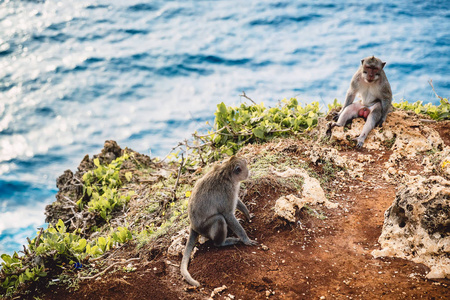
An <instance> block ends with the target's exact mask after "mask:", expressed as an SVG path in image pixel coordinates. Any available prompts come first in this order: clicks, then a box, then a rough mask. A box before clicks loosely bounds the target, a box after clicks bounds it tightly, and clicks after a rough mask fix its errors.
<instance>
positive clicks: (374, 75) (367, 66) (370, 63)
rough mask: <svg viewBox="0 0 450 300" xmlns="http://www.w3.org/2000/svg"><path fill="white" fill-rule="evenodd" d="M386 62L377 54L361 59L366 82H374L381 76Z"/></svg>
mask: <svg viewBox="0 0 450 300" xmlns="http://www.w3.org/2000/svg"><path fill="white" fill-rule="evenodd" d="M385 65H386V63H385V62H382V61H381V59H379V58H376V57H375V56H369V57H366V58H364V59H362V60H361V68H362V77H363V79H364V81H365V82H367V83H369V84H370V83H373V82H376V81H378V79H379V78H380V72H381V70H383V68H384V66H385Z"/></svg>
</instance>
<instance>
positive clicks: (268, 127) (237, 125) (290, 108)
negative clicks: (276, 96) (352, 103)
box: [210, 98, 323, 155]
mask: <svg viewBox="0 0 450 300" xmlns="http://www.w3.org/2000/svg"><path fill="white" fill-rule="evenodd" d="M214 115H215V116H216V119H215V121H214V127H215V129H216V131H215V132H213V133H212V135H211V137H210V140H211V141H212V142H213V144H214V146H215V147H216V148H218V150H219V151H220V152H224V153H226V154H228V155H232V154H235V153H236V152H237V151H238V150H239V149H240V148H242V147H243V146H244V145H245V144H248V143H254V142H265V141H268V140H270V139H272V138H274V137H278V136H288V135H292V134H295V133H296V132H299V131H303V130H307V129H309V128H311V127H313V126H315V125H316V124H317V120H318V118H319V117H320V116H322V115H323V113H322V112H320V108H319V103H318V102H313V103H311V104H308V105H306V106H305V107H302V106H301V105H299V104H298V101H297V99H296V98H291V99H290V100H287V99H284V100H282V101H281V103H279V104H278V105H277V106H276V107H272V108H267V107H265V106H264V104H263V103H261V104H254V105H246V104H241V106H239V107H227V106H226V105H225V104H224V103H223V102H222V103H220V104H219V105H217V111H216V112H215V113H214Z"/></svg>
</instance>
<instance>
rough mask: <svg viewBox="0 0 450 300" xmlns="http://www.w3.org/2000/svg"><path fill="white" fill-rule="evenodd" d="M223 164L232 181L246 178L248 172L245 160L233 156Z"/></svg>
mask: <svg viewBox="0 0 450 300" xmlns="http://www.w3.org/2000/svg"><path fill="white" fill-rule="evenodd" d="M225 164H226V166H227V169H229V171H230V172H231V174H232V176H231V177H232V178H233V180H234V181H242V180H245V179H247V178H248V175H249V171H248V167H247V161H246V160H245V159H243V158H240V157H237V156H234V155H233V156H232V157H230V159H229V160H228V161H227V162H226V163H225Z"/></svg>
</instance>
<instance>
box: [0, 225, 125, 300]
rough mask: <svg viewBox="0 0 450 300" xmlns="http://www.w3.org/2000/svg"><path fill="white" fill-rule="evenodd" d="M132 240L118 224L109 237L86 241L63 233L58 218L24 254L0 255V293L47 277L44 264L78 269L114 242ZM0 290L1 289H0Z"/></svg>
mask: <svg viewBox="0 0 450 300" xmlns="http://www.w3.org/2000/svg"><path fill="white" fill-rule="evenodd" d="M131 239H132V235H131V232H130V231H129V230H128V228H125V227H119V228H118V230H117V231H115V232H112V233H111V234H110V235H109V236H106V237H102V236H101V237H98V238H97V239H95V240H92V241H90V242H89V241H87V240H86V239H84V238H82V237H81V236H80V235H78V234H77V233H76V232H67V227H66V226H65V225H64V222H63V221H62V220H59V221H58V223H57V224H56V225H55V226H54V227H53V226H52V225H49V227H48V228H47V229H46V230H42V231H41V232H40V233H39V234H38V235H37V236H36V237H35V238H34V239H33V240H30V241H29V244H28V247H27V248H25V256H19V255H18V254H17V253H14V254H13V255H12V256H10V255H7V254H2V255H1V258H2V260H3V262H2V263H1V267H2V268H1V273H0V280H3V281H0V283H1V284H0V295H2V294H4V295H8V296H10V295H12V294H13V293H14V292H16V291H17V288H18V287H19V286H21V285H24V284H26V283H27V282H32V281H37V280H39V278H41V277H45V276H47V272H46V271H45V270H46V267H45V266H46V265H49V264H50V265H53V266H55V265H56V266H58V267H59V268H61V269H60V270H61V271H62V270H63V269H64V267H63V266H65V265H66V266H67V265H74V266H79V267H78V268H82V264H81V262H84V261H87V260H88V259H89V258H95V257H99V256H101V255H103V254H104V253H105V252H107V251H109V250H110V249H111V248H112V247H113V245H114V243H117V244H123V243H125V242H127V241H129V240H131ZM2 289H3V291H4V292H2Z"/></svg>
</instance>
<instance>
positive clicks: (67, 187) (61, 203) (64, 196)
mask: <svg viewBox="0 0 450 300" xmlns="http://www.w3.org/2000/svg"><path fill="white" fill-rule="evenodd" d="M125 151H126V152H127V153H132V154H133V158H132V159H129V160H126V161H124V163H123V164H122V168H121V173H125V172H126V171H127V170H128V169H131V168H135V167H136V166H135V165H139V166H149V165H150V163H151V159H150V157H149V156H147V155H144V154H140V153H138V152H135V151H133V150H131V149H128V148H125V149H122V148H121V147H120V146H119V145H118V144H117V143H116V142H115V141H105V144H104V147H103V149H102V151H101V153H100V154H98V155H94V156H93V157H92V158H89V155H85V157H84V158H83V160H82V161H81V162H80V165H79V166H78V169H77V171H76V172H75V173H73V172H72V171H71V170H66V171H64V174H62V175H61V176H60V177H59V178H58V179H57V180H56V186H57V188H58V193H57V194H56V201H55V202H53V203H52V204H50V205H47V206H46V208H45V216H46V220H45V221H46V222H47V223H50V224H53V225H54V224H56V223H57V222H58V220H59V219H61V220H63V222H64V223H65V224H66V226H68V228H69V230H75V229H81V230H82V231H84V229H86V228H90V227H91V226H93V225H95V224H96V222H97V219H98V218H97V217H96V215H95V214H94V213H91V212H89V211H87V210H81V211H80V210H79V209H78V205H77V204H76V202H77V201H78V200H80V199H82V198H83V199H84V200H85V201H86V202H87V201H88V199H89V197H88V195H86V194H85V193H84V191H83V180H82V178H83V174H84V173H86V172H87V171H89V170H92V169H94V168H95V164H94V159H96V158H98V159H99V161H100V163H101V164H109V163H111V162H112V161H113V160H115V159H116V158H118V157H120V156H122V155H123V154H124V153H125ZM122 177H123V176H122Z"/></svg>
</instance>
